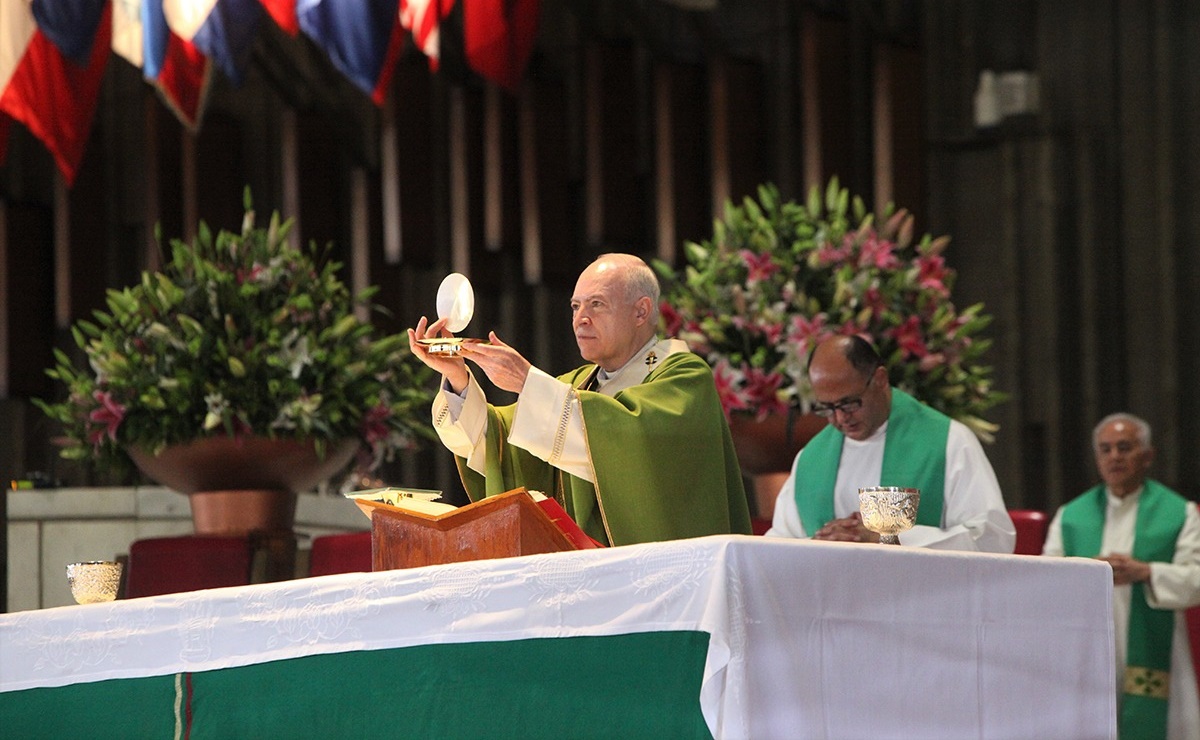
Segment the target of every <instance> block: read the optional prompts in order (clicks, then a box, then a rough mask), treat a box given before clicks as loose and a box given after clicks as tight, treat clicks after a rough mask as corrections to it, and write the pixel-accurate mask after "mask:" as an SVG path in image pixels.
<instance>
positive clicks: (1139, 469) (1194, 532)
mask: <svg viewBox="0 0 1200 740" xmlns="http://www.w3.org/2000/svg"><path fill="white" fill-rule="evenodd" d="M1092 446H1093V450H1094V451H1095V453H1096V466H1097V467H1098V468H1099V470H1100V477H1101V479H1102V480H1103V482H1101V483H1100V484H1099V485H1097V486H1095V487H1094V488H1091V489H1089V490H1087V491H1085V492H1084V493H1082V494H1080V495H1079V496H1077V497H1076V498H1074V499H1072V500H1071V501H1069V502H1067V504H1066V505H1065V506H1063V507H1061V508H1060V509H1059V510H1058V512H1057V513H1055V515H1054V519H1053V520H1052V521H1051V522H1050V529H1049V531H1048V532H1047V534H1046V545H1045V547H1044V548H1043V554H1044V555H1074V556H1079V557H1093V558H1099V559H1100V560H1104V561H1106V562H1107V563H1108V564H1109V565H1111V566H1112V571H1113V628H1114V629H1113V632H1114V637H1115V639H1116V651H1115V654H1116V657H1117V663H1116V671H1117V723H1118V728H1119V733H1120V737H1121V740H1140V739H1142V738H1147V739H1149V738H1154V740H1163V739H1164V738H1169V739H1170V740H1184V738H1196V737H1200V697H1198V696H1197V694H1196V671H1195V666H1194V665H1192V653H1191V644H1190V642H1189V639H1188V629H1187V620H1186V619H1185V617H1184V611H1183V610H1185V609H1187V608H1189V607H1192V606H1196V605H1197V604H1200V513H1198V512H1197V509H1196V504H1195V503H1193V502H1191V501H1188V500H1187V499H1185V498H1184V497H1183V496H1180V495H1179V494H1178V493H1176V492H1174V491H1172V490H1171V489H1169V488H1167V487H1166V486H1164V485H1163V484H1161V483H1159V482H1158V481H1156V480H1153V479H1151V478H1149V477H1147V475H1146V473H1147V471H1148V470H1149V468H1150V464H1151V462H1153V460H1154V447H1153V446H1152V445H1151V440H1150V425H1149V424H1147V423H1146V422H1145V421H1143V420H1142V419H1140V418H1138V417H1136V416H1134V415H1132V414H1126V413H1118V414H1112V415H1110V416H1107V417H1105V418H1104V419H1103V420H1101V421H1100V423H1099V424H1097V425H1096V428H1095V430H1093V432H1092Z"/></svg>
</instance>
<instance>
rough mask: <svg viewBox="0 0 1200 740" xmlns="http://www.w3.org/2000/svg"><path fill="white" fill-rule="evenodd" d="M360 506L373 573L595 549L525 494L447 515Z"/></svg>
mask: <svg viewBox="0 0 1200 740" xmlns="http://www.w3.org/2000/svg"><path fill="white" fill-rule="evenodd" d="M356 503H358V505H359V506H360V507H362V508H363V510H364V511H369V513H370V516H371V569H372V570H375V571H380V570H391V569H393V568H416V567H419V566H422V565H439V564H441V563H458V562H462V561H465V560H487V559H489V558H509V557H515V556H517V555H536V554H539V553H547V552H562V551H564V550H577V549H580V547H581V546H582V547H588V546H595V545H594V544H587V543H589V542H590V540H587V536H586V535H584V534H583V532H582V530H579V528H578V526H577V525H575V523H574V522H571V521H570V520H569V519H567V520H566V522H564V523H563V524H564V525H565V526H566V527H568V528H573V529H574V532H573V533H572V534H573V535H574V536H575V540H574V541H572V537H569V536H568V535H567V534H566V533H565V532H564V531H563V529H562V528H560V526H559V525H557V524H555V523H554V520H553V519H551V517H550V515H549V514H547V513H546V511H545V510H543V508H542V506H540V505H539V504H538V503H536V502H535V501H534V500H533V499H532V498H531V497H530V495H529V493H528V492H527V491H526V490H525V489H524V488H517V489H514V490H512V491H506V492H505V493H501V494H499V495H496V496H490V497H488V498H485V499H483V500H482V501H476V502H474V503H471V504H468V505H466V506H463V507H461V508H458V509H455V510H453V511H448V512H446V513H444V514H425V513H422V512H419V511H409V510H407V509H403V508H400V507H397V506H392V505H390V504H386V503H383V502H381V501H370V500H366V499H358V500H357V501H356ZM368 507H369V508H368ZM559 511H561V509H559ZM564 517H565V514H564ZM568 523H569V524H568ZM580 536H582V537H583V538H584V540H580V539H579V537H580ZM577 542H579V543H580V544H576V543H577Z"/></svg>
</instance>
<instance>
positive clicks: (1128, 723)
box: [1062, 480, 1188, 740]
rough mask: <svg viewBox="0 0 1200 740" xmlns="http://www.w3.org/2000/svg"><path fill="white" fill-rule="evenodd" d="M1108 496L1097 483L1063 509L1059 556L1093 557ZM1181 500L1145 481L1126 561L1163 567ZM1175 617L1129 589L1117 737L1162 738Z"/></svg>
mask: <svg viewBox="0 0 1200 740" xmlns="http://www.w3.org/2000/svg"><path fill="white" fill-rule="evenodd" d="M1107 507H1108V494H1107V493H1106V492H1105V487H1104V484H1100V485H1098V486H1096V487H1095V488H1092V489H1090V490H1089V491H1087V492H1086V493H1084V494H1082V495H1080V496H1079V497H1078V498H1076V499H1075V500H1073V501H1071V502H1070V503H1068V504H1067V505H1066V506H1064V507H1063V513H1062V544H1063V554H1065V555H1072V556H1077V557H1085V558H1094V557H1096V556H1097V555H1099V554H1100V544H1101V541H1102V539H1103V537H1104V520H1105V512H1106V510H1107ZM1187 507H1188V502H1187V499H1185V498H1183V496H1180V495H1179V494H1178V493H1175V492H1174V491H1172V490H1171V489H1169V488H1167V487H1166V486H1164V485H1162V484H1161V483H1158V482H1156V481H1152V480H1147V481H1146V484H1145V486H1144V487H1143V488H1142V493H1141V496H1140V498H1139V500H1138V511H1137V522H1136V524H1134V540H1133V552H1132V553H1131V554H1132V556H1133V557H1134V558H1135V559H1136V560H1140V561H1142V562H1144V563H1150V562H1162V563H1169V562H1171V560H1172V559H1173V558H1174V557H1175V541H1176V540H1177V539H1178V538H1179V532H1180V530H1181V529H1183V523H1184V520H1185V519H1186V518H1187ZM1174 632H1175V612H1173V611H1171V610H1169V609H1154V608H1152V607H1151V606H1150V605H1149V604H1148V603H1146V590H1145V584H1142V583H1134V584H1131V594H1130V601H1129V631H1128V636H1127V641H1128V642H1127V644H1128V650H1127V656H1126V661H1125V665H1126V668H1125V676H1124V686H1123V687H1120V688H1121V691H1122V693H1123V694H1124V699H1123V701H1122V703H1121V716H1120V717H1119V718H1118V723H1119V728H1118V734H1119V736H1120V738H1121V740H1130V738H1163V737H1166V736H1167V702H1168V700H1169V699H1170V687H1171V641H1172V637H1173V635H1174Z"/></svg>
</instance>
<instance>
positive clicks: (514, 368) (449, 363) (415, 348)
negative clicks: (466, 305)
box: [408, 316, 532, 394]
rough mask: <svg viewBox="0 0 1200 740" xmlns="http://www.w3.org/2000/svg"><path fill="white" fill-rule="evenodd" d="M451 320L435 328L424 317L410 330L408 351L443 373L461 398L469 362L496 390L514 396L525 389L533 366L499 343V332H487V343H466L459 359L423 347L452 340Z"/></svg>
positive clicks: (435, 325) (460, 350)
mask: <svg viewBox="0 0 1200 740" xmlns="http://www.w3.org/2000/svg"><path fill="white" fill-rule="evenodd" d="M447 321H448V319H445V318H442V319H438V320H437V321H434V322H433V323H432V324H430V323H429V320H428V319H427V318H426V317H424V316H422V317H421V320H420V321H418V322H417V326H416V328H414V329H409V330H408V348H409V349H410V350H411V351H412V353H413V354H414V355H416V356H417V357H418V358H419V359H420V360H421V362H424V363H425V364H426V365H428V366H429V367H430V368H432V369H433V370H435V371H437V372H439V373H441V374H442V375H443V376H445V378H446V382H447V383H449V384H450V387H451V388H453V389H454V392H455V393H459V394H461V393H462V392H463V389H465V388H466V387H467V380H468V376H467V366H466V363H464V362H463V360H464V359H469V360H470V361H471V362H473V363H475V364H476V365H477V366H478V367H479V369H480V370H482V371H483V372H484V374H485V375H487V377H488V380H490V381H492V383H493V384H494V385H495V386H496V387H497V388H501V389H503V390H506V391H512V392H513V393H520V392H521V390H522V389H523V388H524V387H525V379H526V378H528V377H529V369H530V368H531V367H532V365H531V364H530V363H529V361H528V360H526V359H525V358H524V357H523V356H522V355H521V353H520V352H517V351H516V350H515V349H513V348H512V347H510V346H508V345H507V344H505V343H504V342H502V341H500V337H498V336H496V332H494V331H491V332H488V341H487V343H486V344H485V343H483V342H464V343H463V344H461V345H459V348H458V352H459V353H458V354H457V355H437V354H433V353H431V352H430V351H429V349H428V348H427V347H425V346H424V345H422V344H420V341H421V340H422V339H438V338H445V337H450V336H453V335H452V334H451V333H450V332H449V331H446V322H447Z"/></svg>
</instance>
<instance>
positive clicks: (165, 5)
mask: <svg viewBox="0 0 1200 740" xmlns="http://www.w3.org/2000/svg"><path fill="white" fill-rule="evenodd" d="M162 10H163V16H164V17H165V18H166V21H167V27H168V28H170V29H171V31H172V32H173V33H175V34H177V35H178V36H179V38H181V39H183V40H184V41H188V42H191V43H192V44H194V45H195V46H196V48H197V49H199V50H200V51H201V52H202V53H203V54H204V55H205V56H207V57H208V58H209V59H211V60H213V61H214V62H215V63H216V64H217V66H219V67H220V68H221V71H222V72H224V73H225V76H226V77H228V78H229V79H230V80H232V81H233V83H234V84H237V85H240V84H241V83H242V73H243V70H245V69H246V64H247V63H248V62H249V61H250V48H251V46H253V45H254V35H255V34H256V33H257V32H258V21H259V19H260V18H262V15H263V6H262V5H260V4H259V2H258V0H162Z"/></svg>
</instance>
